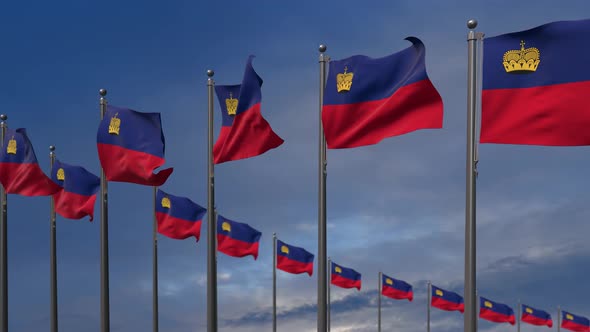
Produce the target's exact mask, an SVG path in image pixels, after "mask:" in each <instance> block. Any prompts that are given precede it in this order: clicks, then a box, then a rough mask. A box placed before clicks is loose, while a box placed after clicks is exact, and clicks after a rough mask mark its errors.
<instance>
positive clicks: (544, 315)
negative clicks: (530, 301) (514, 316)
mask: <svg viewBox="0 0 590 332" xmlns="http://www.w3.org/2000/svg"><path fill="white" fill-rule="evenodd" d="M521 320H522V321H523V322H525V323H529V324H531V325H537V326H543V325H546V326H547V327H549V328H551V327H553V321H552V320H551V315H550V314H549V313H548V312H547V311H544V310H539V309H535V308H533V307H531V306H528V305H524V304H523V305H522V318H521Z"/></svg>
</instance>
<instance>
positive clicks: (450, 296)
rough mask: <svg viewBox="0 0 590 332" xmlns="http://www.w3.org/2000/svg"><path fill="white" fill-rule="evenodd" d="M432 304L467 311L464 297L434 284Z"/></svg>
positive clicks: (448, 309) (446, 308)
mask: <svg viewBox="0 0 590 332" xmlns="http://www.w3.org/2000/svg"><path fill="white" fill-rule="evenodd" d="M430 304H431V305H432V306H433V307H436V308H439V309H442V310H446V311H460V312H463V311H465V304H464V303H463V297H462V296H461V295H459V294H457V293H455V292H451V291H448V290H444V289H442V288H439V287H436V286H434V285H432V295H431V301H430Z"/></svg>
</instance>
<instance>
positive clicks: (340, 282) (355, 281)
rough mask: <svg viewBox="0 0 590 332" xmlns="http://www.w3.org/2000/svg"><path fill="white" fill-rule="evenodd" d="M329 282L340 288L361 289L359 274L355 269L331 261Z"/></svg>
mask: <svg viewBox="0 0 590 332" xmlns="http://www.w3.org/2000/svg"><path fill="white" fill-rule="evenodd" d="M330 283H331V284H332V285H336V286H338V287H342V288H356V289H358V290H361V274H360V273H358V272H356V271H355V270H353V269H351V268H347V267H343V266H341V265H338V264H336V263H334V262H332V276H331V278H330Z"/></svg>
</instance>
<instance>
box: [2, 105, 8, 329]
mask: <svg viewBox="0 0 590 332" xmlns="http://www.w3.org/2000/svg"><path fill="white" fill-rule="evenodd" d="M7 119H8V117H7V116H6V115H4V114H2V115H0V120H1V121H2V122H0V128H1V130H0V132H1V136H2V137H1V138H2V142H1V143H0V145H1V146H2V148H3V149H4V136H5V135H6V120H7ZM0 204H1V205H2V207H1V209H2V212H1V213H0V326H1V328H2V330H1V331H2V332H8V264H7V263H8V243H7V242H8V241H7V235H8V227H7V224H8V219H7V210H8V202H7V199H6V191H5V190H4V186H2V185H1V184H0Z"/></svg>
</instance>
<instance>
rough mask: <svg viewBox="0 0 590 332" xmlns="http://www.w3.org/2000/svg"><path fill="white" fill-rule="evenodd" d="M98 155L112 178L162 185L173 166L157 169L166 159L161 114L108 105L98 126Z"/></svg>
mask: <svg viewBox="0 0 590 332" xmlns="http://www.w3.org/2000/svg"><path fill="white" fill-rule="evenodd" d="M97 145H98V158H99V159H100V164H101V165H102V168H103V170H104V173H105V175H106V178H107V180H108V181H114V182H129V183H136V184H141V185H146V186H156V187H157V186H161V185H162V184H164V182H166V180H167V179H168V177H169V176H170V174H172V171H173V168H167V169H164V170H161V171H160V172H159V173H157V174H154V173H153V172H154V170H155V169H156V168H158V167H160V166H162V165H163V164H164V162H165V159H164V148H165V143H164V133H163V132H162V123H161V120H160V113H141V112H137V111H134V110H131V109H127V108H120V107H115V106H111V105H108V106H107V110H106V112H105V114H104V118H103V119H102V121H101V122H100V124H99V126H98V134H97Z"/></svg>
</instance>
